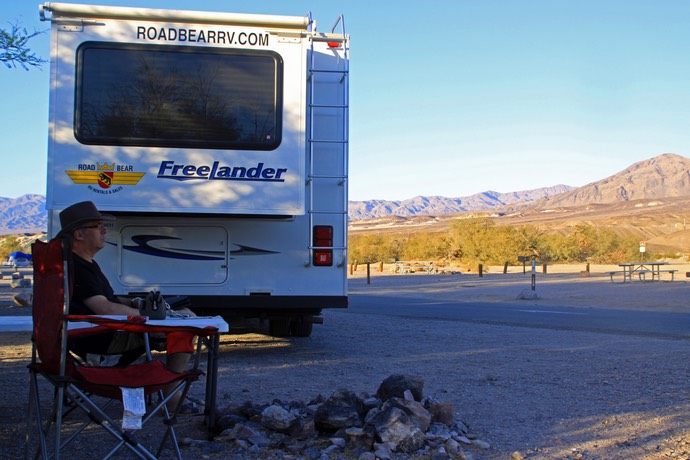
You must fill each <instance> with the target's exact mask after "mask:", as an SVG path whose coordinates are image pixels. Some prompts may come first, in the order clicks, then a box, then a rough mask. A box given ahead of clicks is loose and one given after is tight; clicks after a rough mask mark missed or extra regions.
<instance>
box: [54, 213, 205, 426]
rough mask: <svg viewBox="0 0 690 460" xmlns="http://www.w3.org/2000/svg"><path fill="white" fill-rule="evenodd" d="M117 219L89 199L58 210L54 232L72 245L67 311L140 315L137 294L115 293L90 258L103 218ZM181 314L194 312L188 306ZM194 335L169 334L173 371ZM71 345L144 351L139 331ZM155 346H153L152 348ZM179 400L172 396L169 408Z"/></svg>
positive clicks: (132, 353)
mask: <svg viewBox="0 0 690 460" xmlns="http://www.w3.org/2000/svg"><path fill="white" fill-rule="evenodd" d="M112 220H115V217H114V216H111V215H108V214H101V213H100V212H99V211H98V210H97V209H96V206H95V205H94V204H93V203H92V202H91V201H82V202H80V203H76V204H73V205H72V206H69V207H67V208H65V209H64V210H63V211H62V212H61V213H60V225H61V227H62V229H61V230H60V233H58V236H60V237H68V238H69V240H70V246H71V249H72V270H73V273H72V292H71V295H72V296H71V301H70V313H72V314H81V315H127V316H136V315H139V302H140V301H141V299H127V298H124V297H119V296H116V295H115V293H114V291H113V288H112V286H111V285H110V282H109V281H108V279H107V278H106V277H105V275H104V274H103V272H102V271H101V269H100V267H99V265H98V263H97V262H96V261H95V260H94V259H93V257H94V256H95V255H96V254H97V253H98V251H100V250H101V249H103V247H104V246H105V237H106V228H105V225H104V223H103V221H112ZM183 313H186V314H189V315H191V316H194V313H192V312H191V311H189V310H184V311H183ZM193 338H194V337H193V336H191V335H189V334H185V333H175V334H168V336H167V351H168V354H167V365H168V367H169V368H170V369H171V370H173V371H175V372H182V371H184V369H185V368H186V366H187V363H188V362H189V358H190V353H192V352H193V351H194V343H193ZM70 347H71V349H72V350H73V351H74V352H75V353H76V354H78V355H80V356H84V355H85V354H86V353H93V354H103V355H120V354H121V355H123V358H124V359H128V360H130V361H131V360H133V359H136V358H137V357H138V356H141V355H142V354H143V352H144V340H143V337H142V336H141V335H140V334H135V333H130V332H123V331H117V332H110V333H104V334H98V335H94V336H90V337H84V338H79V339H75V340H73V341H71V344H70ZM156 348H157V347H156ZM177 401H179V396H178V397H177V398H175V397H173V398H172V400H171V401H170V403H169V407H171V408H172V407H174V405H175V404H176V403H177ZM199 411H200V408H198V407H194V405H193V404H186V405H185V406H184V407H183V412H188V413H189V412H199Z"/></svg>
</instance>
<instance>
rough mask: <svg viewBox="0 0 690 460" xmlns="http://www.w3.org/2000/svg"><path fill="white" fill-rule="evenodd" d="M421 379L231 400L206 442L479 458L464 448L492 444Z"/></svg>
mask: <svg viewBox="0 0 690 460" xmlns="http://www.w3.org/2000/svg"><path fill="white" fill-rule="evenodd" d="M423 386H424V380H423V379H422V378H419V377H414V376H409V375H392V376H390V377H388V378H387V379H385V380H384V381H383V382H382V383H381V385H380V386H379V389H378V391H377V392H376V394H375V395H369V394H361V395H356V394H354V393H353V392H352V391H349V390H347V389H340V390H337V391H335V393H333V394H332V395H331V396H330V397H328V398H324V397H322V396H318V397H317V398H315V399H314V400H312V401H310V402H308V403H302V402H282V401H278V400H276V401H273V402H272V403H270V404H264V405H255V404H253V403H251V402H247V403H244V404H242V405H238V406H233V407H228V408H225V409H223V410H221V411H219V412H220V414H219V416H218V419H217V427H218V429H219V432H218V434H217V435H216V436H215V438H214V441H213V442H210V443H208V444H207V445H206V446H205V448H204V450H207V451H213V452H223V453H224V454H225V455H227V458H229V457H230V456H232V455H234V456H237V458H245V457H255V458H269V457H272V458H283V459H289V458H295V459H296V458H305V459H328V458H331V459H335V458H357V459H360V460H374V459H399V458H412V457H414V458H432V459H434V460H444V459H449V458H460V459H466V458H473V457H474V455H472V452H471V451H467V450H466V449H468V448H472V449H488V448H489V447H490V446H489V444H488V443H487V442H485V441H482V440H480V439H477V437H476V436H474V435H472V434H471V433H470V430H469V429H468V427H467V426H466V425H465V424H464V423H463V422H461V421H460V420H458V419H456V418H455V415H454V411H453V407H452V404H450V403H444V402H440V401H438V400H436V399H435V398H433V397H431V396H426V397H425V396H424V395H423V393H422V390H423ZM187 442H188V443H189V442H192V443H193V441H189V440H187ZM197 443H198V442H197ZM279 452H280V453H279Z"/></svg>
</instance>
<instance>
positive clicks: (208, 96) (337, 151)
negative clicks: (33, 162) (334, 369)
mask: <svg viewBox="0 0 690 460" xmlns="http://www.w3.org/2000/svg"><path fill="white" fill-rule="evenodd" d="M40 10H41V16H42V18H43V19H44V20H50V21H51V22H52V32H51V33H52V36H51V39H52V44H51V88H50V133H49V144H48V178H47V193H46V207H47V209H48V211H49V212H48V233H49V236H51V237H52V236H55V235H56V234H57V232H58V231H59V229H60V228H59V226H60V224H59V218H58V215H59V212H60V211H61V210H62V209H64V208H65V207H67V206H69V205H71V204H73V203H75V202H79V201H83V200H90V201H93V202H94V203H95V204H96V206H97V207H98V209H99V210H101V211H103V212H107V213H110V214H113V215H115V216H116V217H117V219H116V220H115V221H114V222H113V223H112V225H111V224H110V223H108V225H109V227H108V237H107V244H106V247H105V248H104V249H103V250H102V251H101V252H99V254H98V255H97V257H96V260H97V261H98V263H99V265H100V266H101V268H102V269H103V271H104V273H105V274H106V276H107V277H108V279H109V280H110V282H111V284H112V285H113V288H114V289H115V292H116V293H118V294H123V295H124V294H129V293H136V292H146V291H149V290H152V289H160V290H161V291H162V292H163V293H164V294H167V295H187V296H190V297H191V299H192V302H193V304H194V305H195V307H196V308H197V310H198V312H200V313H204V314H222V315H224V316H227V317H237V316H241V317H247V316H256V317H263V318H270V319H273V320H276V321H280V323H279V324H282V325H286V324H287V323H286V321H291V322H292V326H293V331H294V330H295V324H297V329H296V330H297V331H298V332H297V335H308V333H309V332H310V331H311V321H312V320H313V317H314V316H315V315H318V314H319V313H320V311H321V309H322V308H328V307H345V306H347V273H346V268H347V200H348V193H347V188H348V184H347V179H348V177H347V176H348V110H349V108H348V99H349V94H348V82H349V74H348V70H349V49H348V48H349V38H348V36H347V35H345V33H344V30H343V26H342V18H340V19H339V21H338V22H337V23H336V25H337V26H339V30H338V31H337V32H336V31H335V30H334V31H330V32H329V33H321V32H317V31H316V26H315V23H314V22H313V21H312V19H311V17H309V16H307V17H288V16H263V15H246V14H231V13H206V12H191V11H173V10H154V9H144V8H122V7H105V6H93V5H76V4H63V3H45V4H44V5H41V7H40ZM300 328H301V330H300ZM305 331H306V332H305Z"/></svg>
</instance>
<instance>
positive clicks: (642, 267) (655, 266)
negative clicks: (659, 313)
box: [609, 262, 678, 283]
mask: <svg viewBox="0 0 690 460" xmlns="http://www.w3.org/2000/svg"><path fill="white" fill-rule="evenodd" d="M664 265H668V262H624V263H621V264H618V266H619V267H621V268H622V269H623V270H621V271H617V272H615V271H614V272H609V275H610V276H611V281H612V282H613V281H614V279H613V277H614V275H617V274H622V275H623V282H624V283H625V282H627V281H630V282H632V280H633V276H637V277H638V279H639V280H640V281H647V275H651V279H650V280H649V281H661V274H662V273H667V274H669V275H670V277H671V279H670V281H673V280H674V277H675V274H676V272H677V271H678V270H662V269H661V267H662V266H664Z"/></svg>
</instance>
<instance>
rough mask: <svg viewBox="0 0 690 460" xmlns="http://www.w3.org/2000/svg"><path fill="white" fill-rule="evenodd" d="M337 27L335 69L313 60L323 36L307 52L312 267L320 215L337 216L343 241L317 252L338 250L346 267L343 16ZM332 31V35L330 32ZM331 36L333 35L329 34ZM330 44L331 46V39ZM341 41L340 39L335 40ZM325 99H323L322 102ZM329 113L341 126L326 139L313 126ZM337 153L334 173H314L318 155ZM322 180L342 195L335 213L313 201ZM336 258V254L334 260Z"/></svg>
mask: <svg viewBox="0 0 690 460" xmlns="http://www.w3.org/2000/svg"><path fill="white" fill-rule="evenodd" d="M338 24H340V28H341V30H340V34H338V35H337V38H338V39H341V37H342V42H341V46H342V50H343V57H342V58H340V59H338V62H337V65H336V66H332V65H331V66H329V67H328V68H326V67H323V66H320V62H321V61H320V60H319V59H316V58H315V53H314V41H315V39H317V40H319V41H323V38H322V37H318V38H317V37H316V36H315V37H312V40H311V50H310V53H309V69H308V70H309V74H308V83H309V85H308V88H309V90H308V98H309V99H308V103H307V139H308V148H307V155H308V158H307V175H306V185H307V188H308V192H307V196H308V201H307V205H308V209H307V212H308V214H309V235H308V244H309V246H308V247H309V255H310V257H309V260H308V261H307V262H306V265H311V261H312V258H313V255H314V248H315V246H314V245H313V241H314V239H313V232H314V226H315V225H321V224H322V223H323V222H321V221H320V220H319V219H318V217H319V216H323V215H339V216H340V221H341V222H342V228H341V231H340V232H337V231H336V232H334V234H335V235H340V237H341V238H342V239H339V240H338V241H336V240H333V246H332V247H321V246H320V247H319V248H318V249H320V250H323V249H332V250H333V251H340V253H341V260H340V262H337V265H338V266H339V267H341V266H343V265H345V264H347V214H348V182H347V179H348V168H349V166H348V149H349V144H348V137H349V56H348V53H349V50H348V46H349V45H348V40H347V36H346V35H345V25H344V21H343V17H342V16H340V17H339V18H338V21H336V23H335V25H334V26H333V31H334V30H335V28H336V27H337V26H338ZM333 31H332V32H333ZM330 36H331V37H334V35H330ZM328 40H329V43H330V39H328ZM338 42H340V40H338ZM324 83H328V84H329V87H331V86H332V87H335V88H336V89H334V90H333V92H332V94H331V96H330V97H329V98H324V97H323V95H322V94H321V93H320V94H319V95H317V94H316V93H317V90H316V88H317V87H319V85H320V84H324ZM324 99H326V100H324ZM323 113H328V114H330V115H331V116H332V115H333V114H339V115H340V118H341V120H342V126H340V127H339V128H338V129H337V130H336V132H337V135H335V136H332V137H331V135H330V134H329V136H328V137H327V136H326V135H324V134H323V133H321V132H320V130H319V129H318V127H316V125H317V124H318V121H317V119H318V115H319V114H323ZM334 150H335V151H336V152H337V155H336V156H337V157H339V158H337V160H336V161H339V163H340V164H339V166H338V167H337V168H336V169H335V171H329V172H330V173H324V172H321V171H317V170H316V166H315V164H316V163H319V161H323V158H317V157H319V156H324V155H327V154H330V153H331V152H333V151H334ZM324 181H332V182H335V181H337V184H338V186H339V187H340V188H341V189H340V193H341V195H342V202H341V203H339V208H338V209H337V210H333V209H317V207H316V206H315V199H316V188H317V187H316V186H317V184H318V183H322V182H324ZM333 258H334V259H335V254H334V257H333Z"/></svg>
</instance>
